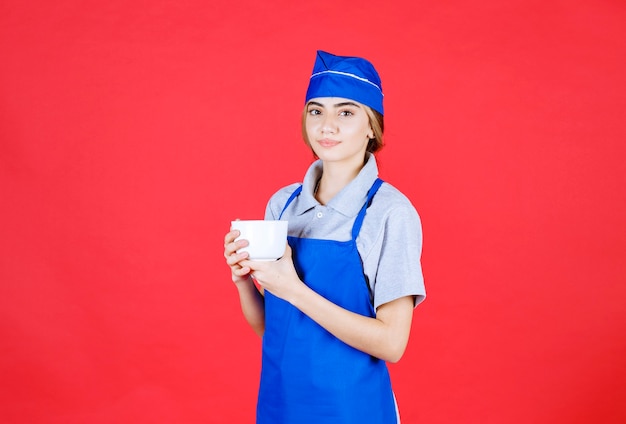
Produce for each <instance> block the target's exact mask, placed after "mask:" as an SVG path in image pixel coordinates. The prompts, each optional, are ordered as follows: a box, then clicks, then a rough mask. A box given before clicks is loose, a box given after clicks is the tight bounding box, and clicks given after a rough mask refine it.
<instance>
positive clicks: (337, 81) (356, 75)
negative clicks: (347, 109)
mask: <svg viewBox="0 0 626 424" xmlns="http://www.w3.org/2000/svg"><path fill="white" fill-rule="evenodd" d="M315 97H344V98H346V99H351V100H355V101H357V102H359V103H362V104H364V105H366V106H369V107H371V108H372V109H374V110H376V111H378V112H380V113H381V114H383V115H384V113H383V87H382V85H381V82H380V77H379V76H378V72H376V69H374V65H372V64H371V63H370V62H368V61H367V60H365V59H362V58H360V57H349V56H335V55H334V54H330V53H326V52H323V51H321V50H318V51H317V57H316V59H315V65H313V74H312V75H311V80H310V81H309V88H308V89H307V91H306V100H305V103H306V102H308V101H309V100H311V99H313V98H315Z"/></svg>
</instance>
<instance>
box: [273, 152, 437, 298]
mask: <svg viewBox="0 0 626 424" xmlns="http://www.w3.org/2000/svg"><path fill="white" fill-rule="evenodd" d="M321 176H322V162H321V161H320V160H317V161H315V162H314V163H313V164H312V165H311V166H310V167H309V169H308V170H307V172H306V174H305V176H304V180H303V182H302V184H299V183H295V184H291V185H289V186H286V187H284V188H282V189H280V190H279V191H278V192H276V193H275V194H274V195H273V196H272V197H271V198H270V201H269V202H268V204H267V208H266V211H265V219H278V218H279V216H280V213H281V211H282V210H283V208H284V206H285V204H286V202H287V199H288V198H289V196H290V195H291V194H292V193H293V192H294V191H295V190H296V189H297V188H298V187H299V186H300V185H302V192H301V193H300V195H299V196H298V197H296V198H295V199H294V200H293V202H292V203H291V204H290V205H289V206H288V207H287V209H286V210H285V212H284V213H283V216H282V218H281V219H283V220H288V221H289V230H288V231H289V235H290V236H293V237H300V238H314V239H322V240H337V241H347V240H350V238H351V231H352V225H353V224H354V221H355V219H356V216H357V214H358V213H359V210H360V209H361V207H362V206H363V204H364V203H365V201H366V199H367V192H368V190H369V189H370V187H371V186H372V184H373V183H374V181H375V180H376V178H378V166H377V164H376V158H375V157H374V155H369V157H368V158H367V162H366V163H365V166H364V167H363V168H362V169H361V171H360V172H359V174H358V175H357V177H356V178H355V179H354V180H352V181H351V182H350V183H349V184H348V185H347V186H346V187H344V188H343V189H342V190H341V191H340V192H339V193H338V194H337V195H336V196H335V197H333V198H332V199H331V200H330V201H329V202H328V203H327V204H326V205H322V204H320V202H319V201H317V199H316V198H315V195H314V192H315V187H316V186H317V182H318V181H319V179H320V178H321ZM356 244H357V250H358V251H359V254H360V256H361V260H362V262H363V271H364V274H365V278H366V280H367V282H368V284H369V287H370V295H371V301H372V303H373V305H374V308H378V307H379V306H380V305H383V304H385V303H388V302H391V301H393V300H395V299H399V298H401V297H404V296H415V305H417V304H419V303H420V302H422V301H423V300H424V298H425V297H426V291H425V288H424V277H423V275H422V267H421V262H420V258H421V252H422V227H421V221H420V217H419V215H418V213H417V211H416V210H415V207H414V206H413V205H412V204H411V202H410V201H409V199H408V198H407V197H406V196H405V195H404V194H402V193H401V192H400V191H399V190H398V189H396V188H395V187H393V186H392V185H390V184H388V183H383V185H382V186H381V187H380V189H379V190H378V192H377V193H376V195H375V196H374V199H373V201H372V204H371V205H370V206H369V208H368V209H367V213H366V215H365V219H364V220H363V225H362V227H361V231H360V233H359V235H358V237H357V240H356Z"/></svg>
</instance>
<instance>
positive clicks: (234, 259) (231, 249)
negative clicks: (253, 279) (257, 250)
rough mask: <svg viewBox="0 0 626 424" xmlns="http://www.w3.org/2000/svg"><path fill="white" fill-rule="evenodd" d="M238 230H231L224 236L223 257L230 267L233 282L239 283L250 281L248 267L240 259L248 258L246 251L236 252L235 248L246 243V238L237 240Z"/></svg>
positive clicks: (237, 248)
mask: <svg viewBox="0 0 626 424" xmlns="http://www.w3.org/2000/svg"><path fill="white" fill-rule="evenodd" d="M239 235H240V232H239V230H232V231H230V232H229V233H228V234H226V237H224V257H225V258H226V264H228V266H229V267H230V272H231V275H232V280H233V283H235V284H240V283H243V282H248V281H250V268H249V267H247V266H244V265H243V264H242V263H241V261H243V260H246V259H248V252H241V253H237V250H239V249H241V248H242V247H246V246H247V245H248V241H247V240H237V241H235V239H236V238H237V237H239Z"/></svg>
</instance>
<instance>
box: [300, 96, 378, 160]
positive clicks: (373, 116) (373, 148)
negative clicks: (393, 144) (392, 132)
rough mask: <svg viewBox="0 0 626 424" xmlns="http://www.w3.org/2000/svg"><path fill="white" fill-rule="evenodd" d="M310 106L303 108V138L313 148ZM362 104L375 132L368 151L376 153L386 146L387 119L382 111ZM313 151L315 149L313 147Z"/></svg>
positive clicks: (368, 145)
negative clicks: (308, 127)
mask: <svg viewBox="0 0 626 424" xmlns="http://www.w3.org/2000/svg"><path fill="white" fill-rule="evenodd" d="M308 106H309V105H308V103H307V104H306V105H304V109H303V110H302V138H303V140H304V142H305V143H306V145H307V146H309V148H311V142H310V141H309V137H308V136H307V134H306V117H307V108H308ZM362 106H363V108H364V109H365V113H366V114H367V117H368V118H369V121H370V122H369V123H370V126H371V127H372V132H373V133H374V138H370V141H369V143H367V152H369V153H376V152H377V151H379V150H380V149H382V148H383V146H384V142H383V133H384V131H385V120H384V118H383V115H382V114H381V113H380V112H378V111H376V110H374V109H372V108H371V107H369V106H365V105H362ZM311 151H313V149H312V148H311ZM313 154H314V155H315V152H313Z"/></svg>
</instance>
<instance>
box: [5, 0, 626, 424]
mask: <svg viewBox="0 0 626 424" xmlns="http://www.w3.org/2000/svg"><path fill="white" fill-rule="evenodd" d="M625 22H626V6H625V5H624V3H623V2H621V1H617V0H615V1H608V0H604V1H603V0H596V1H592V0H589V1H555V2H545V1H505V2H502V1H493V0H489V1H482V2H471V3H470V2H460V1H443V2H424V1H415V2H409V1H406V2H390V3H389V4H385V3H384V2H380V1H369V0H362V1H360V2H357V3H345V2H343V3H341V2H339V3H337V2H332V3H331V2H315V3H310V2H289V1H286V0H283V1H277V0H275V1H249V0H244V1H239V2H230V1H229V2H227V1H220V2H215V1H213V2H202V1H191V0H189V1H152V2H151V1H140V2H125V1H120V0H111V1H107V2H95V1H77V0H65V1H62V0H57V1H51V2H50V1H48V2H44V1H30V2H19V1H16V0H5V1H3V2H2V4H0V61H1V65H0V143H1V144H0V177H1V180H0V183H1V184H0V195H1V202H2V206H0V219H1V221H0V232H1V237H0V282H1V284H0V336H1V340H2V341H1V344H0V390H1V393H0V421H1V422H2V423H11V424H12V423H64V424H73V423H90V424H97V423H107V424H109V423H124V422H133V423H232V422H240V423H250V422H253V416H254V407H255V396H256V388H257V382H258V374H259V364H260V359H259V358H260V340H259V339H258V338H257V337H256V336H254V335H253V333H252V331H251V330H250V329H249V328H248V327H247V326H246V324H245V323H244V320H243V318H242V316H241V313H240V310H239V305H238V299H237V296H236V291H235V289H234V288H233V287H232V285H231V283H230V282H229V273H228V269H227V267H226V265H225V264H224V261H223V257H222V240H223V235H224V233H225V232H226V231H227V230H228V227H229V222H230V220H231V219H233V218H258V217H261V216H262V214H263V211H264V208H265V202H266V201H267V199H268V198H269V196H270V195H271V194H272V193H273V192H274V191H275V190H277V189H278V188H280V187H281V186H283V185H286V184H288V183H291V182H295V181H300V180H301V178H302V176H303V174H304V171H305V169H306V167H307V166H308V164H309V163H310V161H311V154H310V153H309V151H308V149H307V148H306V147H305V146H304V144H303V142H302V141H301V138H300V127H299V125H300V124H299V116H300V111H301V108H302V105H303V97H304V92H305V89H306V85H307V82H308V77H309V73H310V70H311V68H312V66H313V60H314V55H315V50H316V49H324V50H328V51H330V52H334V53H337V54H347V55H361V56H365V57H367V58H369V59H370V60H372V61H373V62H374V63H375V64H376V66H377V68H378V70H379V72H380V74H381V76H382V79H383V86H384V89H385V93H386V99H385V102H386V105H385V106H386V126H387V132H386V135H387V146H386V148H385V149H384V150H383V152H382V153H381V154H380V156H379V163H380V168H381V175H382V177H383V178H384V179H386V180H387V181H389V182H391V183H392V184H394V185H396V186H397V187H398V188H400V189H401V190H402V191H403V192H404V193H406V194H407V195H408V196H409V198H410V199H411V200H412V201H413V203H414V204H415V205H416V207H417V209H418V211H419V212H420V214H421V216H422V219H423V227H424V254H423V267H424V273H425V278H426V284H427V289H428V295H429V297H428V299H427V300H426V302H425V303H424V304H422V305H421V306H419V307H418V308H417V310H416V313H415V319H414V325H413V330H412V335H411V340H410V343H409V347H408V350H407V352H406V354H405V356H404V357H403V359H402V361H401V362H400V363H398V364H395V365H392V366H391V371H392V373H393V378H394V384H395V390H396V394H397V397H398V401H399V403H400V407H401V411H402V415H403V422H404V423H408V424H410V423H428V424H434V423H554V422H558V423H591V422H598V423H622V422H625V420H626V389H625V384H624V382H625V381H626V369H625V368H626V337H625V336H624V335H625V334H626V317H625V315H626V314H625V309H626V308H625V307H624V296H625V295H626V288H625V283H626V266H625V262H626V261H625V254H626V219H625V217H626V196H625V189H624V188H625V187H626V172H625V163H626V148H625V140H626V100H625V99H626V86H625V85H626V84H625V78H624V75H625V74H626V63H625V62H626V60H625V57H626V25H625Z"/></svg>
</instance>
